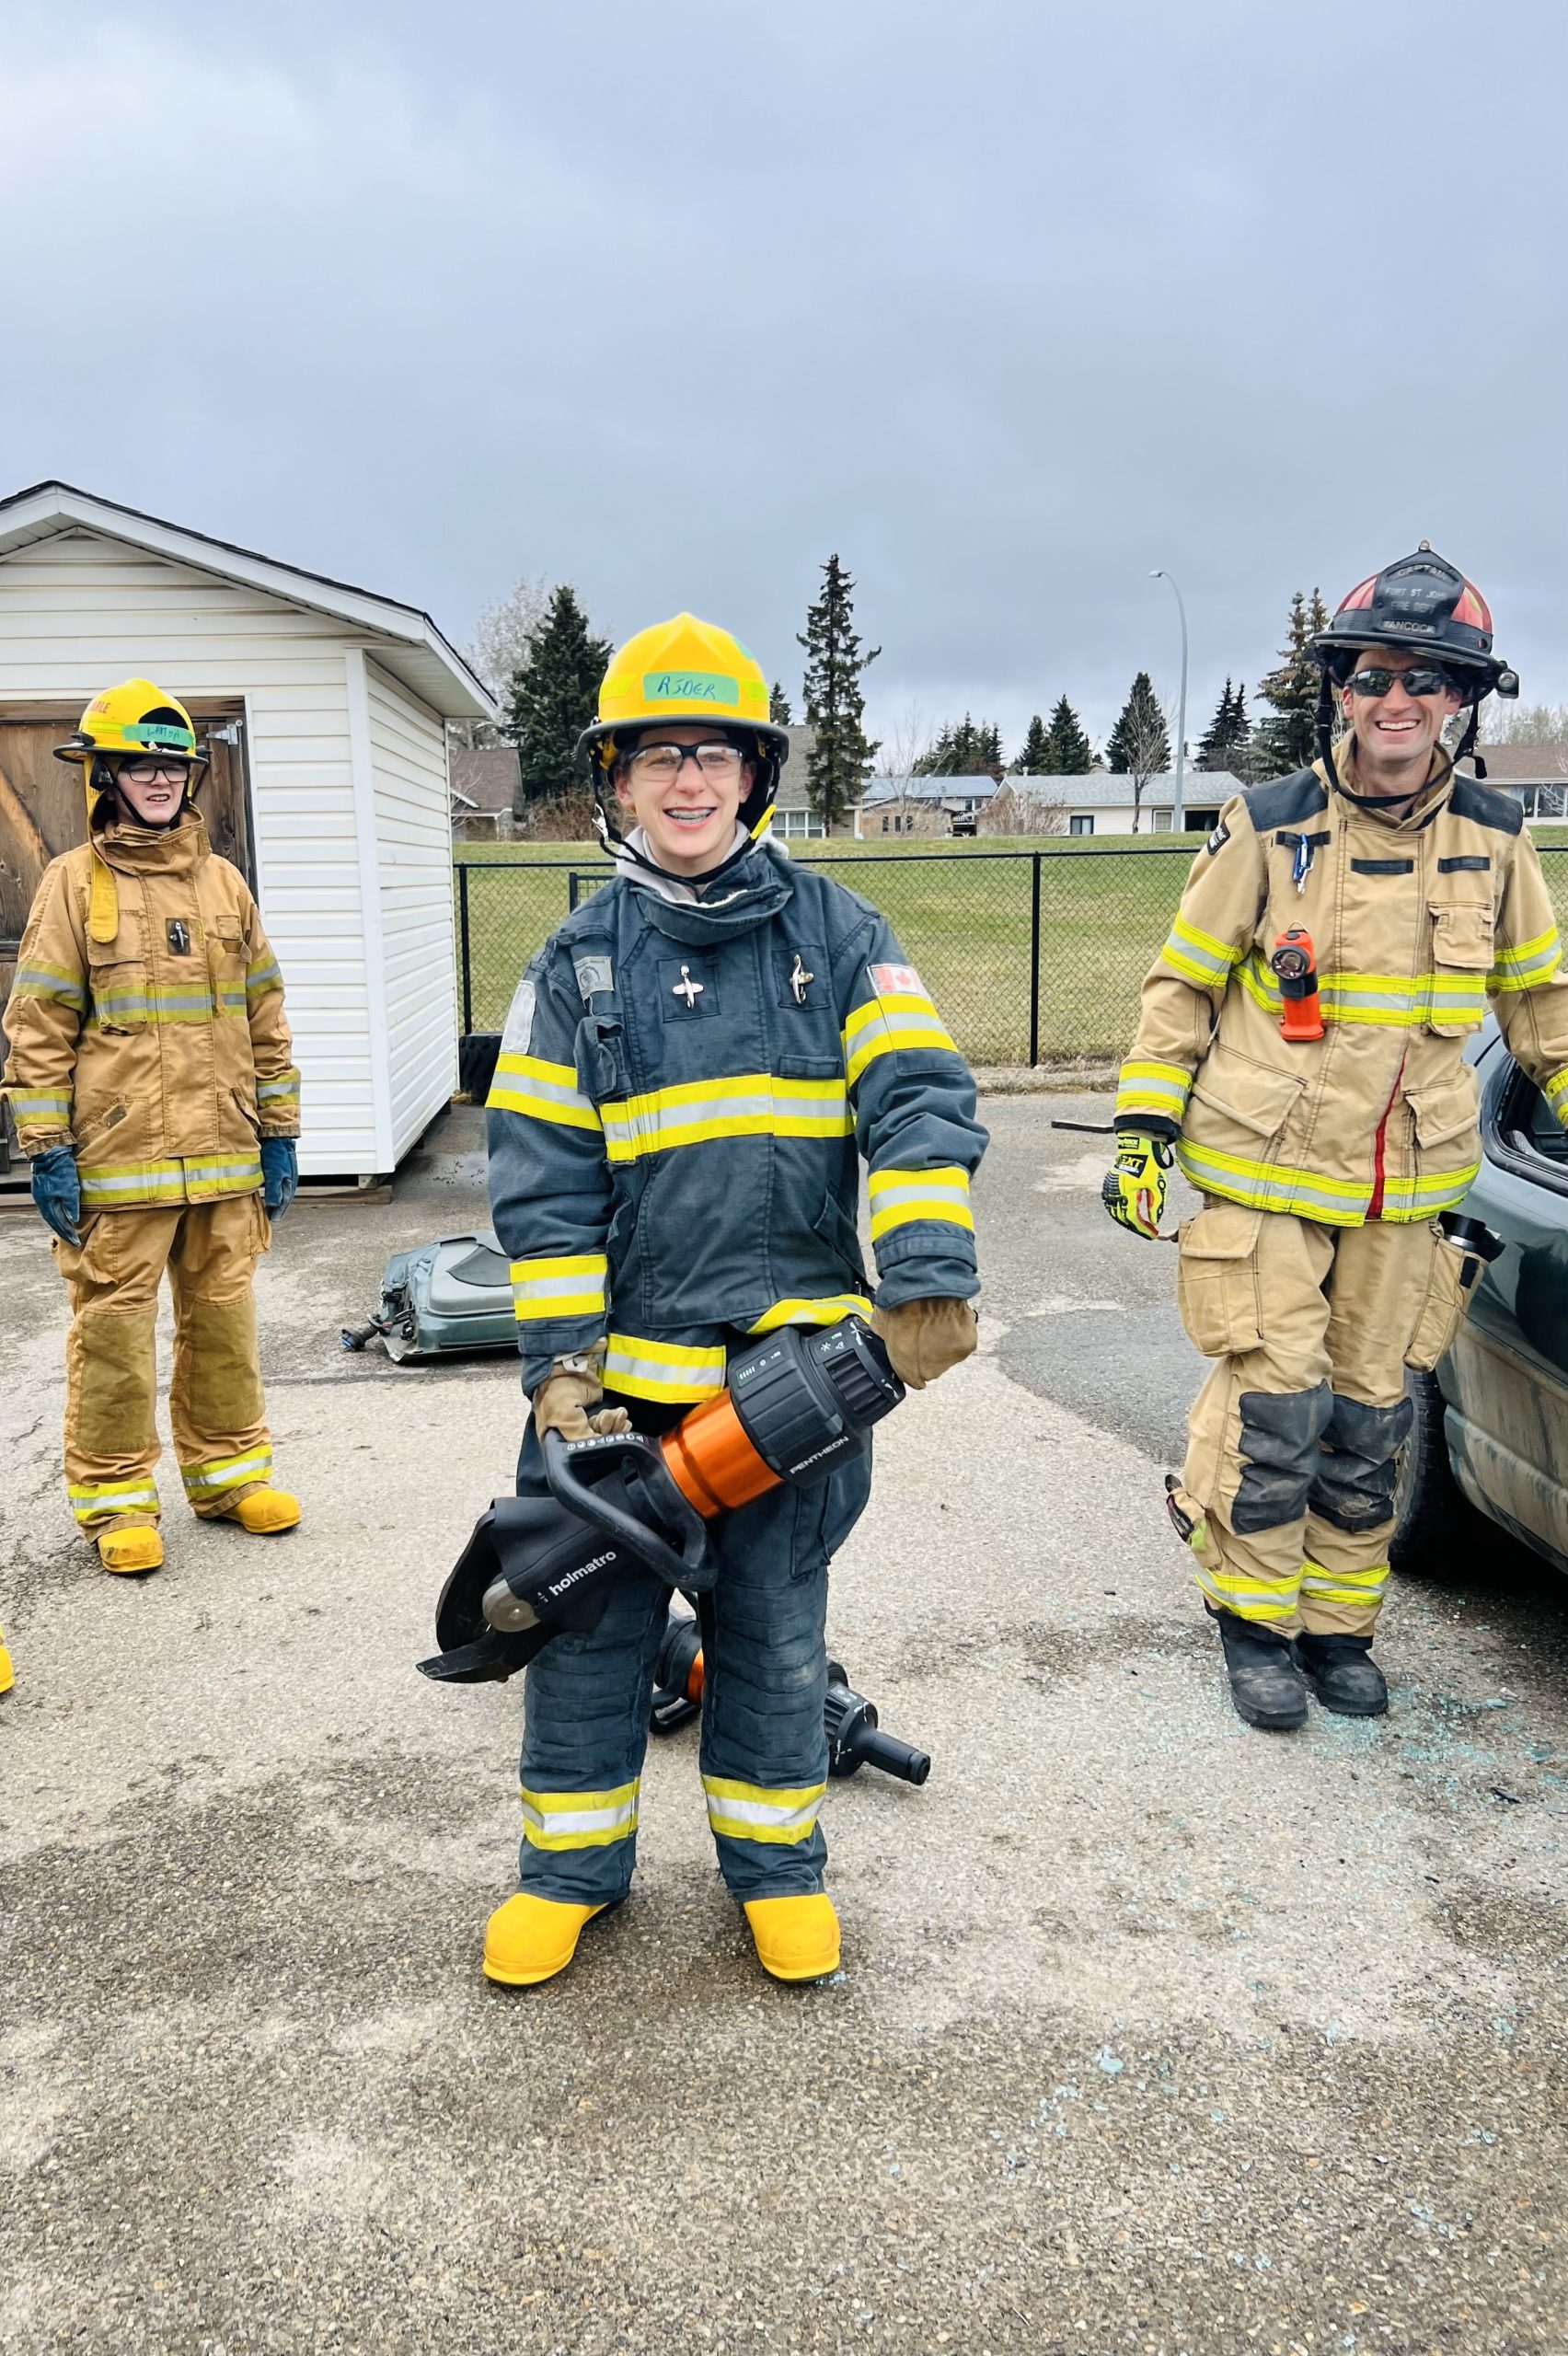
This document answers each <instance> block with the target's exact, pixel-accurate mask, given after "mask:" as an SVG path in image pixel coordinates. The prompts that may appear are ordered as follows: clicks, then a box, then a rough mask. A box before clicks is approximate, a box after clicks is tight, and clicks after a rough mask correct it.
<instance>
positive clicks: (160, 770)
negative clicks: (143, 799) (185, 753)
mask: <svg viewBox="0 0 1568 2356" xmlns="http://www.w3.org/2000/svg"><path fill="white" fill-rule="evenodd" d="M120 774H121V777H123V778H128V779H129V780H130V781H131V783H132V784H133V785H156V783H157V781H158V780H159V778H167V780H168V781H169V783H170V784H171V785H183V784H184V782H185V780H186V779H187V778H188V777H189V776H190V762H189V761H187V760H177V759H176V758H175V756H174V755H173V754H172V753H170V754H167V755H164V756H161V757H159V758H156V759H154V760H149V761H121V764H120Z"/></svg>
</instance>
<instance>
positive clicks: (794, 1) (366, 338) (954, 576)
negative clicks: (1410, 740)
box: [0, 0, 1568, 740]
mask: <svg viewBox="0 0 1568 2356" xmlns="http://www.w3.org/2000/svg"><path fill="white" fill-rule="evenodd" d="M1565 98H1568V9H1565V8H1564V7H1563V6H1562V0H1487V5H1482V0H1467V5H1464V6H1458V5H1453V0H1422V5H1406V0H1360V5H1343V0H1317V5H1315V6H1299V5H1297V6H1290V7H1286V6H1281V5H1278V0H1182V5H1181V6H1172V5H1171V0H1152V5H1143V0H1125V4H1124V5H1118V4H1117V0H1090V5H1084V0H1074V5H1072V6H1065V5H1058V0H962V4H961V5H955V0H945V5H941V6H931V5H928V0H772V5H763V0H755V5H752V6H735V5H734V4H733V0H729V5H725V6H719V5H715V4H714V0H661V5H659V6H648V5H646V0H644V5H640V6H633V5H630V0H576V5H574V6H557V5H551V6H539V5H536V0H488V5H487V4H486V0H442V5H440V6H431V5H430V0H374V5H366V6H362V5H359V0H309V4H308V5H306V4H305V0H300V5H294V0H251V5H248V6H228V5H225V0H167V5H159V4H158V0H135V5H134V6H127V5H125V0H118V5H116V6H113V7H109V6H86V5H77V0H49V5H47V6H32V5H30V0H0V191H3V202H4V211H3V214H0V219H3V222H4V248H3V253H4V272H3V280H0V283H3V284H4V288H5V294H6V328H7V333H6V361H5V366H4V373H3V376H0V450H3V452H4V464H3V467H0V477H3V478H4V482H3V488H4V489H6V490H12V489H17V488H20V487H21V486H22V485H24V484H27V483H29V482H32V481H35V480H38V479H41V478H44V477H48V476H59V477H61V478H63V479H64V480H66V481H69V482H75V483H77V484H80V485H84V486H85V487H86V488H88V489H90V490H93V491H101V492H103V493H105V494H107V495H108V496H110V497H112V498H115V499H119V500H123V501H125V502H129V503H130V504H132V505H134V506H140V507H145V508H148V509H150V510H151V511H152V512H153V513H155V514H159V515H163V516H167V517H169V518H172V519H173V520H175V521H177V522H179V523H183V524H188V525H193V526H195V527H196V528H198V529H200V530H203V531H208V532H212V533H213V534H216V535H217V536H219V537H224V538H228V539H234V540H238V541H240V542H242V543H245V544H246V545H248V546H250V547H253V548H257V549H262V550H264V551H266V552H267V553H269V554H271V555H275V556H278V557H281V558H283V559H286V560H290V561H292V562H294V563H298V564H302V565H305V566H307V567H310V568H312V569H317V570H319V571H322V572H328V573H331V574H334V575H336V576H339V577H340V578H343V579H346V580H349V581H353V582H357V583H362V584H363V585H364V586H366V587H368V588H372V589H375V590H380V591H383V592H386V594H388V595H396V596H399V597H404V598H407V599H409V600H410V601H412V602H414V603H417V604H419V605H422V606H426V607H428V608H429V610H430V611H431V612H432V613H433V615H434V616H435V618H436V619H437V620H438V622H440V624H441V625H442V627H443V628H444V629H445V630H446V631H447V632H448V634H449V635H450V636H452V637H453V638H455V639H456V640H458V641H466V640H467V638H468V636H469V633H470V631H471V629H472V627H473V624H474V621H475V618H476V617H477V615H478V610H479V608H480V607H481V606H483V605H484V604H485V603H486V602H487V601H488V600H489V599H490V598H492V597H495V596H497V595H501V594H502V593H503V592H504V591H505V590H506V589H507V588H508V586H509V585H510V583H512V582H513V580H514V579H515V578H516V577H517V576H518V575H519V574H520V573H544V574H546V575H548V577H549V578H551V579H552V580H555V579H563V578H564V579H571V580H572V581H575V582H576V583H577V584H578V586H579V588H580V590H581V591H582V595H583V597H584V599H585V601H586V603H587V606H588V608H589V611H590V613H591V615H592V617H593V618H594V622H595V624H596V625H597V626H598V627H599V628H600V629H602V630H604V631H605V633H606V634H608V635H611V636H615V637H623V636H625V635H626V634H627V633H628V632H629V631H630V630H632V629H637V628H639V627H640V626H641V625H642V624H644V623H646V622H648V621H650V620H652V619H655V618H662V617H663V616H664V615H666V614H669V613H671V612H674V611H675V610H676V609H678V608H679V607H681V606H690V607H692V608H693V609H694V610H695V611H696V612H698V613H699V614H702V615H705V616H707V617H709V618H711V619H714V620H718V621H722V622H723V623H725V624H726V625H728V626H729V627H731V628H732V629H735V630H737V631H738V632H739V634H740V635H741V636H742V637H744V639H745V640H746V641H748V642H749V643H750V644H751V645H752V647H753V648H754V649H755V652H756V653H757V655H758V657H759V659H760V660H761V662H762V663H763V664H764V666H765V668H766V669H767V672H768V674H769V676H775V675H779V676H783V678H784V679H785V681H786V683H787V684H788V686H789V687H790V689H791V691H792V692H797V691H798V687H799V677H800V657H799V653H798V650H797V648H796V646H795V644H794V632H795V631H796V630H797V629H799V628H800V627H801V618H802V615H803V611H804V608H805V605H806V603H807V600H808V598H809V597H810V596H811V595H813V591H814V588H815V585H816V582H817V578H818V575H817V572H816V568H817V566H818V565H819V564H820V563H821V561H822V560H823V559H824V558H825V557H826V555H827V554H828V552H829V551H830V550H832V549H836V550H837V551H838V552H839V553H840V555H841V556H842V557H843V559H844V560H845V562H846V563H847V565H848V566H849V567H850V569H851V571H852V572H853V573H854V574H855V576H856V578H857V580H858V583H859V592H858V612H859V618H860V620H861V623H862V625H863V627H864V629H865V631H866V633H867V635H868V637H869V638H870V640H871V641H880V642H881V644H882V648H883V650H884V651H883V653H882V659H881V661H880V662H879V663H878V664H877V665H876V666H875V668H874V670H873V671H872V672H871V674H870V677H869V680H868V688H869V691H870V696H871V708H872V714H873V718H874V719H875V721H876V722H877V723H878V724H879V726H880V727H881V728H882V732H883V733H884V735H886V734H889V733H892V732H894V731H896V730H897V729H898V728H899V727H900V725H901V723H902V722H903V721H904V718H905V714H906V712H907V710H908V707H909V706H910V704H911V703H912V702H917V703H918V705H919V707H920V709H921V711H922V712H923V714H924V715H925V718H926V720H927V722H938V721H940V720H943V719H947V718H951V717H954V716H956V715H957V714H959V713H960V712H962V710H963V709H964V707H965V706H968V707H969V708H971V709H972V710H974V712H975V713H976V714H977V715H980V714H984V715H985V716H986V717H988V718H996V719H998V720H1000V721H1001V722H1002V723H1003V726H1004V729H1005V731H1006V733H1007V734H1008V736H1009V739H1011V740H1016V738H1017V736H1018V735H1019V733H1020V732H1021V729H1022V727H1023V725H1024V723H1025V722H1026V721H1027V719H1028V716H1029V714H1030V712H1031V711H1032V710H1046V709H1048V708H1049V705H1050V703H1051V702H1052V701H1053V700H1054V699H1055V697H1056V696H1057V695H1059V694H1060V693H1061V692H1062V691H1063V690H1064V689H1065V690H1066V693H1067V694H1068V695H1070V696H1071V697H1072V699H1073V700H1074V701H1075V702H1076V703H1077V704H1078V707H1079V709H1080V710H1081V711H1082V712H1083V714H1084V716H1085V717H1086V719H1087V720H1088V722H1089V723H1090V729H1091V732H1092V733H1095V734H1096V735H1097V737H1102V736H1103V734H1104V733H1105V731H1106V730H1107V729H1108V728H1109V726H1110V723H1111V722H1112V720H1113V718H1114V715H1115V711H1116V709H1117V707H1118V705H1119V704H1120V702H1121V699H1122V698H1123V696H1124V693H1125V689H1126V687H1127V684H1128V681H1129V680H1130V678H1131V676H1132V674H1133V672H1134V671H1135V670H1136V669H1137V668H1139V667H1140V666H1147V668H1148V669H1149V670H1151V671H1152V673H1153V674H1154V676H1155V679H1156V682H1157V685H1158V686H1159V687H1160V688H1161V690H1162V692H1166V693H1168V694H1170V695H1172V696H1173V695H1174V691H1175V687H1176V678H1177V670H1178V659H1179V658H1178V648H1179V636H1178V626H1177V618H1176V611H1175V605H1174V601H1173V599H1172V597H1171V595H1170V590H1169V589H1168V587H1167V586H1166V584H1165V583H1163V582H1161V581H1153V580H1150V579H1149V578H1148V573H1149V570H1150V568H1151V567H1152V566H1156V565H1163V566H1165V567H1167V568H1168V569H1169V570H1170V572H1172V573H1174V574H1175V576H1176V578H1177V580H1178V581H1179V582H1180V583H1181V584H1182V590H1183V592H1184V593H1185V595H1186V600H1187V606H1188V614H1189V619H1190V622H1191V628H1192V642H1193V653H1192V688H1191V695H1190V701H1189V733H1190V734H1191V735H1193V736H1195V735H1196V734H1198V733H1200V730H1201V728H1202V725H1203V723H1204V722H1205V720H1206V718H1207V715H1208V713H1209V711H1210V710H1212V708H1213V704H1214V700H1215V698H1216V694H1217V692H1218V688H1219V686H1220V682H1221V679H1222V677H1223V676H1224V674H1225V673H1226V672H1230V673H1232V674H1235V675H1237V676H1242V677H1245V678H1246V680H1247V681H1248V682H1249V684H1251V682H1252V681H1253V680H1254V679H1255V678H1256V676H1258V674H1259V672H1260V671H1261V670H1263V669H1265V668H1267V667H1268V665H1269V664H1270V663H1271V662H1272V660H1273V656H1274V649H1275V647H1276V646H1277V644H1278V642H1279V641H1280V638H1281V635H1282V630H1283V625H1284V618H1285V613H1286V606H1287V604H1288V600H1289V596H1290V592H1291V591H1292V589H1294V588H1296V587H1297V586H1298V585H1299V586H1302V587H1305V588H1310V587H1311V586H1312V585H1313V584H1314V583H1321V585H1322V588H1323V590H1324V593H1325V595H1327V596H1328V597H1329V600H1330V603H1331V604H1332V603H1333V602H1334V601H1335V600H1337V598H1338V597H1339V596H1341V595H1343V593H1344V591H1345V590H1346V589H1347V588H1348V587H1350V585H1351V584H1352V583H1354V582H1355V581H1356V580H1357V579H1359V578H1360V577H1361V576H1362V575H1363V574H1364V573H1365V572H1368V571H1370V570H1371V569H1372V568H1373V567H1374V566H1376V565H1377V564H1378V563H1379V562H1382V561H1386V560H1389V559H1390V558H1392V557H1394V556H1397V555H1400V554H1402V553H1403V552H1405V551H1406V550H1407V549H1410V548H1412V547H1413V546H1414V544H1415V543H1416V541H1417V540H1419V539H1420V538H1422V537H1429V538H1431V539H1432V541H1433V542H1434V543H1435V546H1437V547H1438V548H1440V549H1443V550H1445V551H1446V552H1447V554H1449V555H1451V556H1452V557H1453V558H1455V559H1456V560H1457V561H1458V562H1459V563H1461V564H1462V565H1463V566H1464V567H1465V568H1466V570H1467V571H1468V572H1470V574H1471V575H1472V577H1473V578H1474V579H1475V580H1476V581H1477V582H1478V583H1479V584H1480V586H1481V587H1482V591H1483V593H1484V594H1485V595H1487V596H1488V597H1489V598H1490V599H1491V601H1492V604H1493V611H1494V614H1495V617H1496V621H1497V629H1498V643H1499V646H1500V648H1501V650H1502V651H1503V653H1505V655H1506V656H1507V657H1508V658H1509V659H1511V660H1512V661H1513V662H1515V663H1516V664H1517V666H1518V668H1519V670H1520V671H1521V673H1522V675H1523V680H1524V694H1525V697H1526V699H1527V700H1529V701H1539V700H1551V701H1557V700H1561V699H1568V632H1565V629H1564V618H1565V597H1568V398H1565V395H1568V382H1565V378H1568V369H1565V364H1564V353H1565V349H1568V338H1565V334H1564V318H1563V312H1564V304H1565V301H1568V293H1565V288H1568V275H1565V272H1564V267H1563V262H1564V229H1565V225H1568V223H1565V208H1564V191H1565V181H1568V166H1565V163H1564V153H1565V145H1568V143H1565V140H1564V135H1563V131H1562V110H1563V106H1564V102H1565Z"/></svg>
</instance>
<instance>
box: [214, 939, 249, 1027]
mask: <svg viewBox="0 0 1568 2356" xmlns="http://www.w3.org/2000/svg"><path fill="white" fill-rule="evenodd" d="M246 963H247V959H246V948H245V934H244V932H243V930H241V927H240V923H239V919H238V918H237V917H218V918H214V920H213V923H212V924H210V925H209V926H208V928H207V971H208V974H209V975H210V976H211V978H212V984H213V1001H214V1003H215V1004H216V1007H217V1010H218V1012H219V1013H220V1014H243V1013H244V1012H245V968H246Z"/></svg>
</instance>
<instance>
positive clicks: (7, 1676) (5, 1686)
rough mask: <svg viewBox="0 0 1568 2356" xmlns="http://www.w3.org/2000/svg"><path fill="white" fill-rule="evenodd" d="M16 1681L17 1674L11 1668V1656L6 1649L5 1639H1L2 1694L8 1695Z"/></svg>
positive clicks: (0, 1690)
mask: <svg viewBox="0 0 1568 2356" xmlns="http://www.w3.org/2000/svg"><path fill="white" fill-rule="evenodd" d="M16 1681H17V1672H16V1670H15V1669H13V1668H12V1667H11V1656H10V1654H9V1653H8V1652H7V1651H6V1644H5V1639H4V1637H0V1693H8V1692H10V1690H11V1688H12V1686H13V1685H14V1684H15V1683H16Z"/></svg>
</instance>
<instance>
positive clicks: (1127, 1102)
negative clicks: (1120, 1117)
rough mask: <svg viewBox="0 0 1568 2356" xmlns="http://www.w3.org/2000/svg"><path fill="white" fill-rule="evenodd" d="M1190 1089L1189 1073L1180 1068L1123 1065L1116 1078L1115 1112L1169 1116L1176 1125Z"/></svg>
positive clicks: (1174, 1066)
mask: <svg viewBox="0 0 1568 2356" xmlns="http://www.w3.org/2000/svg"><path fill="white" fill-rule="evenodd" d="M1192 1085H1193V1075H1192V1073H1191V1072H1190V1071H1188V1070H1186V1069H1185V1068H1184V1067H1183V1066H1182V1065H1181V1064H1136V1063H1125V1064H1124V1065H1123V1066H1122V1068H1121V1070H1120V1071H1119V1072H1118V1074H1117V1075H1116V1111H1117V1113H1118V1114H1121V1113H1125V1112H1134V1111H1136V1112H1146V1113H1168V1114H1170V1117H1171V1119H1172V1120H1176V1121H1179V1120H1180V1119H1181V1117H1182V1114H1183V1113H1184V1112H1185V1111H1186V1109H1187V1091H1189V1089H1190V1088H1191V1087H1192Z"/></svg>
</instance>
